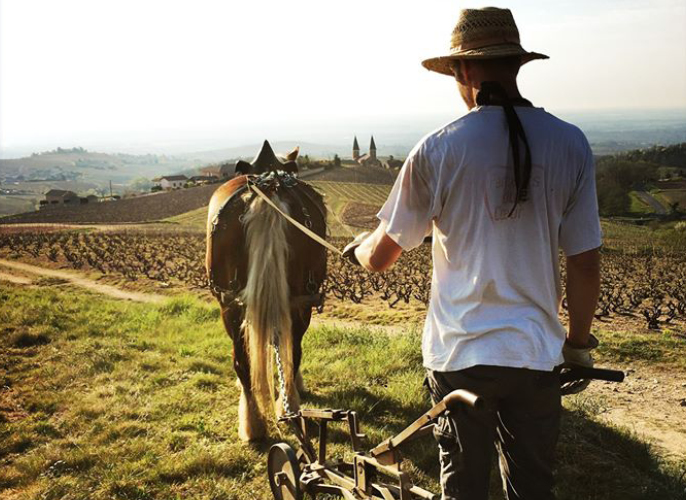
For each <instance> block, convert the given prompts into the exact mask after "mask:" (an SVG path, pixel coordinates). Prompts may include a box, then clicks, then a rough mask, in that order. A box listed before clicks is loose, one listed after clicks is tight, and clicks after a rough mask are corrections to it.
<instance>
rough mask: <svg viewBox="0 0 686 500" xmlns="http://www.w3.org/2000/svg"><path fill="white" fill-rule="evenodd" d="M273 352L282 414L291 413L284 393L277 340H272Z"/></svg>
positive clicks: (284, 382)
mask: <svg viewBox="0 0 686 500" xmlns="http://www.w3.org/2000/svg"><path fill="white" fill-rule="evenodd" d="M274 354H276V371H277V372H278V373H279V397H280V398H281V405H282V406H283V411H284V415H283V416H288V415H292V413H291V407H290V405H289V404H288V397H287V395H286V377H285V376H284V374H283V365H282V364H281V354H280V352H279V343H278V342H274Z"/></svg>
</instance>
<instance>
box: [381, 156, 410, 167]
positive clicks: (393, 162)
mask: <svg viewBox="0 0 686 500" xmlns="http://www.w3.org/2000/svg"><path fill="white" fill-rule="evenodd" d="M403 163H405V162H404V161H403V160H398V159H396V158H393V155H391V156H389V157H388V159H387V160H386V161H385V162H383V166H384V168H387V169H388V170H399V169H400V168H401V167H402V166H403Z"/></svg>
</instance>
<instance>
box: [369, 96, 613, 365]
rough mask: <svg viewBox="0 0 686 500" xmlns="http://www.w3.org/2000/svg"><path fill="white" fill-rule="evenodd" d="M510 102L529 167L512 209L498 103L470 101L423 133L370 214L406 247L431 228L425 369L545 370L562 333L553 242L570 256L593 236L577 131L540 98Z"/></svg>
mask: <svg viewBox="0 0 686 500" xmlns="http://www.w3.org/2000/svg"><path fill="white" fill-rule="evenodd" d="M515 109H516V112H517V115H518V116H519V119H520V120H521V122H522V125H523V127H524V130H525V133H526V137H527V139H528V141H529V145H530V147H531V155H532V171H531V179H530V183H529V198H528V200H527V201H525V202H520V203H519V204H518V205H517V208H516V210H515V212H514V214H513V216H512V217H511V218H508V217H507V215H508V214H509V213H510V210H511V208H512V205H513V202H514V194H515V186H514V180H513V179H514V177H513V173H512V171H513V167H512V156H511V150H510V147H509V142H508V141H509V138H508V132H507V122H506V120H505V115H504V112H503V109H502V108H501V107H499V106H480V107H477V108H475V109H473V110H472V111H471V112H470V113H468V114H467V115H465V116H463V117H462V118H460V119H458V120H456V121H454V122H452V123H450V124H449V125H447V126H445V127H443V128H441V129H439V130H438V131H436V132H434V133H432V134H429V135H428V136H426V137H425V138H424V139H422V140H421V141H420V142H419V144H417V146H415V148H414V149H413V150H412V152H411V153H410V156H409V157H408V158H407V160H406V161H405V164H404V166H403V168H402V170H401V171H400V175H399V177H398V179H397V180H396V183H395V185H394V186H393V190H392V191H391V194H390V196H389V198H388V200H387V201H386V203H385V204H384V206H383V207H382V209H381V211H380V212H379V214H378V218H379V219H380V220H381V221H382V222H385V223H386V233H387V234H388V236H390V237H391V238H392V239H393V240H394V241H395V242H396V243H398V245H400V246H401V247H402V248H403V249H405V250H409V249H411V248H414V247H417V246H418V245H419V244H421V243H422V240H423V239H424V237H425V236H427V235H429V234H433V246H432V252H433V275H432V285H431V299H430V303H429V310H428V313H427V318H426V323H425V326H424V335H423V339H422V354H423V358H424V366H425V367H427V368H429V369H432V370H437V371H453V370H461V369H464V368H469V367H470V366H475V365H496V366H510V367H518V368H529V369H533V370H545V371H550V370H552V369H553V368H554V367H555V366H556V365H558V364H560V363H561V362H562V356H561V350H562V344H563V343H564V339H565V335H566V332H565V329H564V327H563V326H562V324H561V323H560V320H559V318H558V313H559V307H560V300H561V285H560V274H559V261H558V248H562V250H563V251H564V253H565V254H566V255H568V256H569V255H575V254H578V253H582V252H585V251H587V250H591V249H594V248H597V247H599V246H600V245H601V230H600V221H599V218H598V202H597V198H596V189H595V172H594V163H593V155H592V153H591V148H590V146H589V144H588V141H587V140H586V137H585V136H584V134H583V133H582V132H581V131H580V130H579V129H578V128H577V127H575V126H573V125H570V124H568V123H565V122H563V121H562V120H560V119H558V118H556V117H554V116H553V115H551V114H549V113H547V112H546V111H545V110H544V109H542V108H527V107H517V108H515ZM523 149H524V147H523V145H522V146H521V148H520V150H521V151H523Z"/></svg>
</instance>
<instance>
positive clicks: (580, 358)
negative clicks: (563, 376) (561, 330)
mask: <svg viewBox="0 0 686 500" xmlns="http://www.w3.org/2000/svg"><path fill="white" fill-rule="evenodd" d="M596 347H598V339H597V338H596V337H595V335H590V336H589V338H588V343H587V344H586V345H585V346H578V345H575V344H572V343H571V342H570V341H569V340H567V341H565V344H564V346H563V347H562V356H563V357H564V363H563V364H562V368H563V369H564V368H575V367H582V368H593V357H592V356H591V351H592V350H593V349H595V348H596ZM590 383H591V381H590V380H586V379H584V380H574V381H573V382H566V383H564V384H562V387H561V388H560V392H561V393H562V395H568V394H577V393H579V392H581V391H583V390H584V389H586V388H587V387H588V384H590Z"/></svg>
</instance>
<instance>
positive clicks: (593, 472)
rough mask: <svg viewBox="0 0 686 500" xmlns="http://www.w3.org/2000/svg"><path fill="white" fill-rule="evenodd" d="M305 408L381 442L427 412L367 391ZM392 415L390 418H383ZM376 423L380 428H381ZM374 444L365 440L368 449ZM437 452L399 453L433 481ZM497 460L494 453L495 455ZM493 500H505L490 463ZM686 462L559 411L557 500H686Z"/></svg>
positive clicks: (428, 442) (317, 400) (336, 436)
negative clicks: (341, 415)
mask: <svg viewBox="0 0 686 500" xmlns="http://www.w3.org/2000/svg"><path fill="white" fill-rule="evenodd" d="M303 396H304V397H303V404H302V406H303V408H305V407H308V406H317V407H319V408H334V409H344V410H347V409H349V410H353V409H354V410H356V411H358V415H359V417H360V427H361V431H362V432H369V433H370V434H373V435H374V436H378V435H379V434H382V437H381V439H379V440H377V441H380V440H382V439H385V438H387V437H391V436H392V435H395V434H397V433H398V432H400V431H402V430H403V429H404V428H405V427H406V426H408V425H410V424H411V423H412V422H413V421H414V420H415V419H416V418H417V417H419V416H420V415H421V414H422V412H423V411H425V410H426V409H428V408H429V401H428V397H427V398H426V400H425V401H423V402H421V403H418V404H417V405H401V404H399V403H398V401H397V400H395V399H393V398H390V397H383V396H381V397H379V395H378V394H375V393H372V392H371V391H370V390H369V389H368V388H366V387H352V388H348V389H344V390H341V391H336V392H333V393H330V394H325V395H318V394H314V393H310V392H308V393H304V394H303ZM388 415H393V417H394V418H392V419H388V418H384V417H387V416H388ZM380 422H382V423H381V424H380ZM315 435H316V434H315ZM349 441H350V439H349V435H348V432H347V426H346V425H334V426H330V429H329V442H330V443H341V444H346V443H349ZM376 444H378V442H369V440H365V441H364V442H363V446H364V447H365V448H367V449H369V448H371V447H373V446H375V445H376ZM437 453H438V451H437V446H436V443H435V441H434V440H433V438H432V437H431V436H426V437H424V438H422V439H420V440H418V441H415V442H413V443H410V444H409V445H407V446H406V447H404V448H403V455H404V456H405V457H411V461H412V463H413V464H414V465H415V466H416V467H417V468H419V469H420V470H421V471H423V472H425V473H426V474H427V475H429V476H430V477H433V478H437V477H438V475H439V470H440V469H439V466H438V456H437ZM494 455H495V453H494ZM493 466H494V470H493V474H492V478H491V479H492V480H491V495H490V498H491V499H499V498H503V496H502V493H501V491H500V484H499V482H500V479H499V474H498V473H497V469H496V467H497V464H496V461H495V457H494V463H493ZM685 477H686V458H685V460H684V461H683V462H681V463H674V462H665V461H664V460H663V459H661V457H660V456H659V455H658V454H657V453H656V452H655V450H654V449H653V448H652V447H651V445H650V444H648V443H646V442H645V441H643V440H641V439H640V438H639V437H638V436H636V435H635V434H632V433H631V432H629V431H627V430H625V429H622V428H618V427H615V426H612V425H608V424H604V423H601V422H598V421H596V420H593V419H592V418H591V417H590V416H589V414H588V413H586V412H584V411H583V410H567V409H563V413H562V422H561V432H560V438H559V442H558V446H557V466H556V485H557V486H556V493H557V498H558V499H559V500H566V499H569V500H572V499H574V500H577V499H584V500H639V499H640V500H668V499H670V500H672V499H673V500H681V499H683V500H686V480H685Z"/></svg>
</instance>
